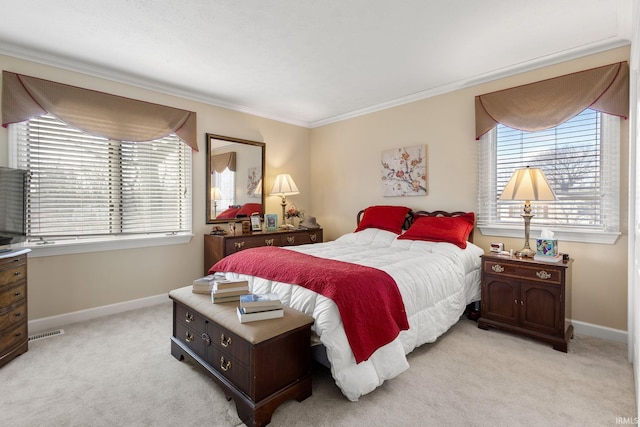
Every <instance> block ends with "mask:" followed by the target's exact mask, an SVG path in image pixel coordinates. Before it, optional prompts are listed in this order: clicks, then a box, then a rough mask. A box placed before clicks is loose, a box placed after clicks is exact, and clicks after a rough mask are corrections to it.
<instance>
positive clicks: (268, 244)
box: [264, 239, 273, 246]
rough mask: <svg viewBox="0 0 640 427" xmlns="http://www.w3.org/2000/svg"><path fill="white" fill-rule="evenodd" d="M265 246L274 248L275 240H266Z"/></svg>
mask: <svg viewBox="0 0 640 427" xmlns="http://www.w3.org/2000/svg"><path fill="white" fill-rule="evenodd" d="M264 243H265V245H267V246H273V239H265V240H264Z"/></svg>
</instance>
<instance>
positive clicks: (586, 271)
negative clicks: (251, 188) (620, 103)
mask: <svg viewBox="0 0 640 427" xmlns="http://www.w3.org/2000/svg"><path fill="white" fill-rule="evenodd" d="M628 55H629V53H628V49H626V48H621V49H616V50H612V51H609V52H605V53H603V54H598V55H593V56H590V57H586V58H582V59H579V60H575V61H570V62H567V63H564V64H559V65H556V66H552V67H547V68H544V69H540V70H537V71H533V72H529V73H524V74H522V75H519V76H516V77H511V78H506V79H502V80H498V81H494V82H490V83H485V84H481V85H478V86H475V87H471V88H467V89H463V90H459V91H456V92H452V93H449V94H445V95H441V96H436V97H433V98H429V99H425V100H422V101H418V102H414V103H411V104H407V105H403V106H400V107H396V108H392V109H388V110H385V111H381V112H377V113H372V114H368V115H365V116H361V117H357V118H353V119H350V120H346V121H343V122H339V123H335V124H331V125H327V126H323V127H319V128H315V129H311V130H309V129H305V128H300V127H296V126H292V125H287V124H283V123H279V122H276V121H272V120H267V119H262V118H259V117H255V116H251V115H248V114H243V113H238V112H234V111H230V110H227V109H224V108H218V107H214V106H210V105H205V104H202V103H199V102H194V101H190V100H186V99H183V98H178V97H173V96H168V95H164V94H160V93H157V92H153V91H148V90H144V89H139V88H136V87H132V86H129V85H124V84H119V83H114V82H110V81H107V80H103V79H99V78H95V77H91V76H87V75H83V74H78V73H73V72H69V71H65V70H62V69H59V68H54V67H48V66H44V65H40V64H35V63H32V62H28V61H23V60H19V59H15V58H11V57H6V56H0V67H1V68H2V69H3V70H8V71H13V72H18V73H23V74H29V75H33V76H36V77H41V78H46V79H50V80H55V81H59V82H63V83H69V84H74V85H77V86H81V87H86V88H91V89H96V90H101V91H105V92H109V93H114V94H118V95H123V96H128V97H131V98H137V99H142V100H146V101H150V102H157V103H160V104H165V105H170V106H174V107H178V108H184V109H188V110H192V111H196V112H197V113H198V138H199V141H198V142H199V145H200V147H201V151H200V152H199V153H194V157H193V160H194V163H193V194H194V206H193V231H194V237H193V239H192V241H191V242H190V243H189V244H184V245H172V246H162V247H156V248H146V249H130V250H121V251H107V252H94V253H86V254H80V255H64V256H53V257H41V258H31V259H30V261H29V270H28V274H29V318H30V320H34V319H39V318H42V317H48V316H53V315H58V314H63V313H68V312H73V311H77V310H83V309H88V308H93V307H99V306H103V305H107V304H113V303H118V302H123V301H128V300H132V299H137V298H142V297H147V296H153V295H158V294H162V293H165V292H167V291H169V290H171V289H173V288H175V287H177V286H182V285H185V284H188V283H190V282H191V280H193V278H195V277H198V276H199V275H200V274H201V272H202V270H203V259H202V258H203V254H202V241H203V237H202V236H203V235H204V234H205V233H208V232H209V230H210V228H211V226H208V225H206V224H205V219H204V214H205V206H204V205H205V202H204V198H205V190H204V187H205V153H204V147H205V144H204V136H205V133H207V132H211V133H216V134H220V135H227V136H233V137H237V138H244V139H250V140H256V141H262V142H265V143H266V154H267V157H266V171H265V174H266V188H267V191H268V190H269V189H270V186H271V185H272V183H273V180H274V178H275V176H276V175H277V174H278V173H290V174H291V175H292V176H293V178H294V179H295V181H296V183H297V184H298V187H299V188H300V191H301V193H300V194H299V195H296V196H291V197H288V198H287V200H288V201H289V202H291V203H295V204H296V205H297V206H298V208H300V209H303V210H305V211H306V213H307V214H308V215H313V216H316V217H317V219H318V222H319V223H320V224H322V225H323V227H324V228H325V240H331V239H334V238H336V237H338V236H339V235H341V234H343V233H345V232H349V231H352V230H353V229H354V227H355V216H356V214H357V212H358V210H360V209H362V208H364V207H366V206H369V205H373V204H395V205H407V206H410V207H412V208H414V209H424V210H434V209H444V210H468V211H475V210H476V202H477V200H476V198H477V155H478V152H477V145H476V144H475V141H474V137H473V135H474V104H473V99H474V96H475V95H478V94H481V93H486V92H490V91H493V90H499V89H502V88H506V87H511V86H514V85H518V84H523V83H527V82H532V81H537V80H541V79H544V78H548V77H553V76H556V75H561V74H566V73H569V72H572V71H578V70H582V69H586V68H590V67H593V66H598V65H603V64H608V63H611V62H616V61H621V60H627V59H628ZM622 133H623V137H622V140H623V144H622V148H623V149H622V159H621V182H622V189H621V212H622V218H621V223H622V224H623V236H621V237H620V238H619V239H618V241H617V242H616V244H614V245H596V244H580V243H570V242H561V245H562V250H563V251H565V252H568V253H570V254H571V256H572V257H573V258H575V263H574V275H573V280H574V286H573V291H574V292H573V301H572V305H573V318H574V319H576V320H580V321H583V322H588V323H593V324H596V325H602V326H606V327H610V328H614V329H621V330H626V321H627V314H626V313H627V312H626V307H627V302H626V298H627V273H626V272H627V258H626V256H627V230H626V221H627V217H626V216H627V215H626V212H627V181H628V179H627V167H626V165H627V162H628V159H627V157H628V156H627V152H628V146H627V139H628V138H627V134H628V126H627V124H626V122H625V124H624V125H623V132H622ZM416 144H426V145H427V159H428V177H427V180H428V182H427V185H428V195H427V196H422V197H407V198H385V197H382V196H381V195H380V189H379V185H378V182H379V175H380V166H379V163H380V152H381V151H383V150H386V149H390V148H396V147H401V146H408V145H416ZM6 164H7V131H6V129H3V128H0V165H6ZM266 210H267V212H271V213H278V214H279V213H280V206H279V199H278V198H277V197H267V209H266ZM494 240H496V238H495V237H491V236H482V235H480V233H479V232H477V233H476V235H475V242H476V243H477V244H478V245H480V246H481V247H483V248H485V249H486V248H487V247H488V243H489V242H490V241H494ZM498 240H500V241H504V242H505V244H506V246H507V248H511V247H513V248H519V247H521V246H522V240H521V239H507V238H499V239H498Z"/></svg>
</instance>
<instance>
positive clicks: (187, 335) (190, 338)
mask: <svg viewBox="0 0 640 427" xmlns="http://www.w3.org/2000/svg"><path fill="white" fill-rule="evenodd" d="M184 340H185V341H186V342H191V341H193V334H191V333H189V331H185V333H184Z"/></svg>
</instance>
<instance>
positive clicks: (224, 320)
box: [169, 286, 313, 426]
mask: <svg viewBox="0 0 640 427" xmlns="http://www.w3.org/2000/svg"><path fill="white" fill-rule="evenodd" d="M169 297H170V298H171V299H172V300H173V337H172V338H171V354H172V355H173V356H174V357H175V358H176V359H178V360H187V361H190V362H191V363H194V364H195V365H196V366H199V367H201V368H202V369H203V370H204V372H205V373H206V374H208V375H209V376H210V377H211V378H212V379H213V380H214V381H215V382H216V383H217V384H218V385H219V386H220V387H221V388H222V389H223V390H224V393H225V395H226V397H227V398H228V399H233V400H234V402H235V404H236V409H237V411H238V416H239V417H240V419H241V420H242V421H243V422H244V423H245V424H247V425H248V426H263V425H266V424H268V423H269V421H270V420H271V415H272V414H273V412H274V411H275V410H276V409H277V408H278V406H280V405H281V404H282V403H284V402H286V401H288V400H290V399H296V400H298V401H302V400H304V399H306V398H307V397H309V396H311V392H312V390H311V325H312V324H313V318H312V317H311V316H307V315H306V314H304V313H301V312H299V311H297V310H294V309H292V308H289V307H285V308H284V310H285V313H284V317H282V318H278V319H270V320H260V321H256V322H249V323H240V321H239V320H238V317H237V314H236V307H237V305H238V304H237V303H224V304H212V303H211V298H210V297H209V296H208V295H203V294H194V293H193V292H192V291H191V286H186V287H184V288H180V289H175V290H173V291H171V292H169ZM211 422H212V423H215V420H211Z"/></svg>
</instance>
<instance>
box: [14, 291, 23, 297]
mask: <svg viewBox="0 0 640 427" xmlns="http://www.w3.org/2000/svg"><path fill="white" fill-rule="evenodd" d="M20 295H22V294H21V293H20V291H17V292H16V293H15V294H13V296H14V297H19V296H20Z"/></svg>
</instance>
